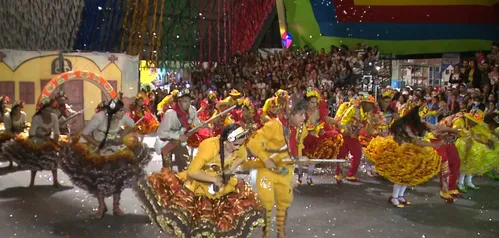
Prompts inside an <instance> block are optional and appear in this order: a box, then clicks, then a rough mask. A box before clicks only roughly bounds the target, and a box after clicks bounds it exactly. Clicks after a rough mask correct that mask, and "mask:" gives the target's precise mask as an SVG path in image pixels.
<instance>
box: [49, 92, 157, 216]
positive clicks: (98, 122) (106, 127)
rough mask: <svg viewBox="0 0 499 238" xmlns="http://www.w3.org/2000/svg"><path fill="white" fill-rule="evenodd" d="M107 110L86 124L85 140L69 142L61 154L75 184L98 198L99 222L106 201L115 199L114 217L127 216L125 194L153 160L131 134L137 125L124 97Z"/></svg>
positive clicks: (112, 101)
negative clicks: (127, 113) (127, 109)
mask: <svg viewBox="0 0 499 238" xmlns="http://www.w3.org/2000/svg"><path fill="white" fill-rule="evenodd" d="M104 107H105V110H101V111H100V112H98V113H96V114H94V115H93V116H92V118H91V119H90V121H89V122H88V123H87V124H86V125H85V128H83V130H82V131H81V133H80V135H81V138H78V137H76V138H74V140H73V141H72V142H71V143H66V144H65V145H64V146H63V147H62V149H61V150H60V152H59V158H60V162H59V166H60V168H61V169H62V171H64V173H66V174H67V175H68V177H69V179H70V180H71V182H72V183H73V184H74V185H75V186H77V187H79V188H80V189H82V190H85V191H87V192H88V193H90V194H91V195H92V196H94V197H96V198H97V201H98V203H99V208H98V209H97V213H96V214H95V218H97V219H101V218H103V217H104V215H105V214H106V212H107V206H106V203H105V198H106V197H111V196H112V197H113V215H115V216H123V215H124V212H123V210H121V208H120V200H121V192H122V191H123V190H125V188H129V187H131V186H132V185H133V184H134V183H136V181H137V178H138V176H139V175H141V174H142V173H143V168H144V167H145V166H147V164H148V163H149V162H150V161H151V158H152V157H151V155H150V154H149V149H148V147H147V145H146V144H143V143H140V141H139V140H138V138H137V137H135V136H133V133H131V132H132V130H133V127H134V124H135V123H134V121H133V119H131V118H130V117H128V116H127V115H125V110H124V109H125V108H124V104H123V101H122V100H121V98H118V99H112V100H110V101H109V102H107V103H106V104H105V106H104ZM124 126H127V128H125V129H123V127H124Z"/></svg>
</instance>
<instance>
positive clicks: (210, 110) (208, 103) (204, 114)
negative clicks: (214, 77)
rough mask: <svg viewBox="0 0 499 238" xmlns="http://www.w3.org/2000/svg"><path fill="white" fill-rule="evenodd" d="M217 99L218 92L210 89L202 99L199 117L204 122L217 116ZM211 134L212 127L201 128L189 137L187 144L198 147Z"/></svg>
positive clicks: (192, 147)
mask: <svg viewBox="0 0 499 238" xmlns="http://www.w3.org/2000/svg"><path fill="white" fill-rule="evenodd" d="M216 99H217V94H216V93H215V92H214V91H212V90H210V91H209V92H208V96H207V97H206V98H205V99H203V100H202V101H201V107H200V108H199V109H198V118H199V120H200V121H202V122H204V121H207V120H209V119H210V118H211V117H213V116H215V113H216V109H215V105H216ZM211 134H212V129H211V128H201V129H199V130H198V131H197V132H196V133H195V134H194V135H192V136H190V137H189V140H187V145H188V146H189V147H190V148H191V150H193V149H194V148H198V147H199V144H201V142H202V141H203V140H205V139H208V138H210V137H211ZM191 154H193V151H191Z"/></svg>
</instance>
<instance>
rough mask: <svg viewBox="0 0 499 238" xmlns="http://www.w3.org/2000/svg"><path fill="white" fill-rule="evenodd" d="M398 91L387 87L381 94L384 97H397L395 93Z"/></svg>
mask: <svg viewBox="0 0 499 238" xmlns="http://www.w3.org/2000/svg"><path fill="white" fill-rule="evenodd" d="M396 93H397V92H396V91H395V90H393V89H391V88H387V89H386V90H385V91H384V92H383V93H382V94H381V96H382V97H390V98H391V99H393V97H395V94H396Z"/></svg>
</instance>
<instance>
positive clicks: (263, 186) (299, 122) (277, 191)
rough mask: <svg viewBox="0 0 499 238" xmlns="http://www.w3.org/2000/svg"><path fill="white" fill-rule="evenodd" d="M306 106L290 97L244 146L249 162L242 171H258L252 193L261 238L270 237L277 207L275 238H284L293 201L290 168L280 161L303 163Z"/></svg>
mask: <svg viewBox="0 0 499 238" xmlns="http://www.w3.org/2000/svg"><path fill="white" fill-rule="evenodd" d="M306 110H307V102H306V101H305V100H303V99H300V97H299V96H298V95H293V96H292V97H291V98H290V99H289V102H288V103H287V105H286V107H285V112H284V113H283V114H280V115H278V116H277V118H275V119H271V120H270V121H268V122H267V123H265V124H264V125H263V127H262V128H260V129H259V130H257V131H256V132H255V133H254V135H253V136H251V137H250V138H249V140H248V142H247V144H246V148H247V149H248V157H249V158H251V159H250V160H248V161H247V163H245V166H244V167H246V168H256V169H258V172H257V175H256V178H257V179H256V192H257V193H258V197H259V198H260V200H261V201H262V204H263V207H264V208H265V210H266V218H267V220H266V225H265V228H264V229H263V232H264V235H263V236H264V237H269V236H270V222H271V215H272V209H273V207H274V205H277V212H276V218H277V219H276V220H277V236H278V237H286V225H285V224H286V223H285V220H286V217H287V214H288V208H289V206H290V205H291V202H292V201H293V177H294V176H293V172H294V165H293V164H287V163H285V162H284V161H283V159H291V160H292V161H293V160H295V159H302V158H303V159H306V158H305V157H304V156H302V150H303V147H304V145H303V140H304V139H305V137H306V136H307V130H306V129H305V128H304V125H303V123H304V122H305V119H306V116H305V113H306Z"/></svg>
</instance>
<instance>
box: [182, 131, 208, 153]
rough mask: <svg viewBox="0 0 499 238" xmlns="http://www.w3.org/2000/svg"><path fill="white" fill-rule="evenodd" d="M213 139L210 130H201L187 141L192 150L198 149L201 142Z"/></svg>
mask: <svg viewBox="0 0 499 238" xmlns="http://www.w3.org/2000/svg"><path fill="white" fill-rule="evenodd" d="M210 137H211V133H210V128H202V129H199V130H198V131H197V132H196V133H195V134H194V135H192V136H190V137H189V139H188V140H187V145H188V146H189V147H191V148H198V147H199V144H201V141H203V140H205V139H208V138H210Z"/></svg>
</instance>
